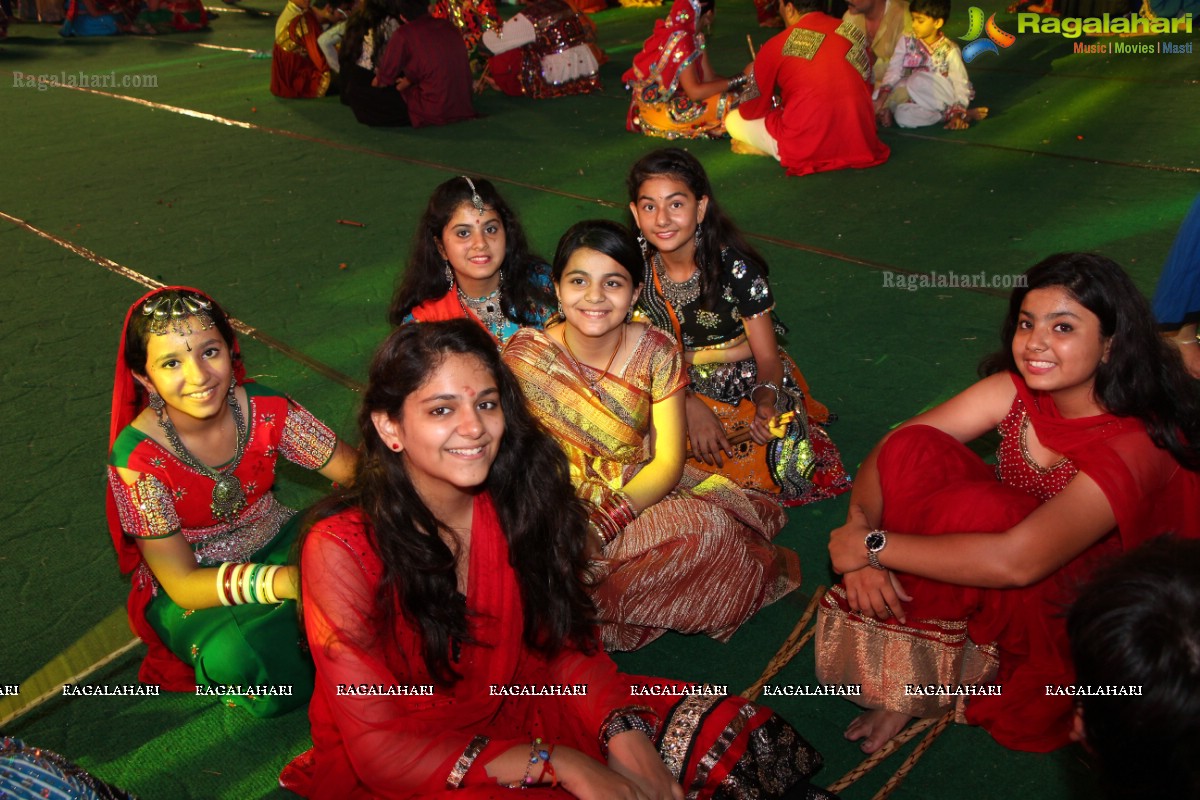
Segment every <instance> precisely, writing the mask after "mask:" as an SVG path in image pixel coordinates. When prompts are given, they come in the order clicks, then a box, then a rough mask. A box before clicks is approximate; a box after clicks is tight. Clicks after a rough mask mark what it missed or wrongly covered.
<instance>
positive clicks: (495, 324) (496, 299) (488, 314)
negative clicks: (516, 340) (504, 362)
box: [456, 286, 506, 341]
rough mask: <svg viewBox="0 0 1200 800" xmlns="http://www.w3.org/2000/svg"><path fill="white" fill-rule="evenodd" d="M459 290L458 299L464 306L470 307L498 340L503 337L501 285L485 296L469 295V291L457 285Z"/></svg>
mask: <svg viewBox="0 0 1200 800" xmlns="http://www.w3.org/2000/svg"><path fill="white" fill-rule="evenodd" d="M456 288H457V290H458V301H459V302H460V303H462V305H463V308H466V309H469V310H470V311H471V312H472V313H474V314H475V316H476V317H478V318H479V321H480V322H482V323H483V326H484V327H485V328H487V329H488V331H490V332H491V334H492V336H495V337H496V341H500V340H501V339H503V336H502V335H501V334H502V333H503V332H504V320H505V319H506V318H505V316H504V311H503V309H501V308H500V287H499V286H497V287H496V288H495V289H493V290H492V291H491V292H489V293H488V294H485V295H484V296H483V297H468V296H467V293H466V292H464V291H463V290H462V287H461V286H459V287H456Z"/></svg>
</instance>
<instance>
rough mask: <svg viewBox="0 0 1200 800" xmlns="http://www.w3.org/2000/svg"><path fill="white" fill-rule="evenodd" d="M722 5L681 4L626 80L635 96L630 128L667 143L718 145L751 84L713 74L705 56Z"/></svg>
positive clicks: (693, 0) (707, 0) (680, 0)
mask: <svg viewBox="0 0 1200 800" xmlns="http://www.w3.org/2000/svg"><path fill="white" fill-rule="evenodd" d="M714 13H716V0H675V2H674V3H673V4H672V5H671V12H670V13H669V14H668V15H667V18H666V19H665V20H658V21H657V22H655V23H654V32H653V33H651V34H650V38H648V39H647V40H646V42H645V44H643V45H642V50H641V52H639V53H638V54H637V55H636V56H634V57H633V66H631V67H630V68H629V69H628V70H626V71H625V74H624V75H623V76H622V77H621V80H623V81H624V82H625V85H626V86H627V87H629V89H630V90H631V91H632V93H633V96H632V98H631V100H630V103H629V115H628V117H627V119H626V121H625V128H626V130H629V131H631V132H633V133H644V134H646V135H648V136H661V137H663V138H667V139H699V138H705V137H707V138H711V139H717V138H720V137H722V136H724V135H725V115H726V114H728V113H729V112H730V111H731V110H732V109H733V108H734V107H735V106H736V105H737V103H738V98H739V96H740V94H741V92H742V91H743V90H744V89H745V88H746V86H747V85H748V84H749V83H750V78H749V77H747V76H745V75H738V76H736V77H734V78H725V77H722V76H720V75H718V74H717V73H716V72H715V71H713V68H712V65H711V64H709V62H708V53H707V52H705V50H704V36H705V33H706V32H707V30H708V29H709V27H711V26H712V20H713V14H714Z"/></svg>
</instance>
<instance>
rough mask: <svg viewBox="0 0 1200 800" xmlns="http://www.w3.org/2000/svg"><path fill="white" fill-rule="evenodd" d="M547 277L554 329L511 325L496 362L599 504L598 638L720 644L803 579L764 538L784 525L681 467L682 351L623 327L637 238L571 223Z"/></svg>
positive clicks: (665, 339)
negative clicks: (679, 637)
mask: <svg viewBox="0 0 1200 800" xmlns="http://www.w3.org/2000/svg"><path fill="white" fill-rule="evenodd" d="M553 276H554V283H555V287H556V289H557V291H558V298H559V304H560V305H561V307H562V321H561V322H557V323H555V324H552V325H548V326H547V328H546V330H545V332H542V331H538V330H534V329H530V328H526V329H524V330H521V331H518V332H517V333H516V334H514V335H513V337H512V338H511V339H509V341H508V344H507V345H506V346H505V348H504V362H505V364H507V365H508V367H509V369H511V370H512V371H513V374H514V375H516V377H517V381H518V382H519V383H520V385H521V389H522V390H523V391H524V393H525V396H526V397H527V398H529V405H530V409H531V410H532V412H533V414H534V416H536V417H537V418H538V420H539V421H540V422H541V423H542V425H543V426H544V427H545V428H546V430H548V431H549V432H550V434H551V435H552V436H553V437H554V438H555V439H557V440H558V443H559V444H560V445H561V446H562V448H563V450H564V451H565V452H566V454H567V460H568V461H569V462H570V464H571V478H572V480H573V482H574V483H575V487H576V491H577V492H578V494H579V496H580V497H582V498H583V499H585V500H587V501H589V502H590V503H592V504H593V511H592V515H591V520H592V526H593V527H592V534H593V535H592V536H589V541H588V549H589V552H593V553H595V556H596V561H595V562H594V568H593V573H592V577H593V581H592V585H591V586H590V587H589V591H590V594H591V596H592V602H594V603H595V604H596V612H597V619H598V621H599V622H600V632H601V640H602V641H603V643H604V646H605V648H607V649H609V650H633V649H636V648H638V647H641V646H643V645H645V644H647V643H649V642H651V641H653V640H654V639H656V638H658V637H659V636H661V635H662V634H663V633H664V632H666V631H667V630H676V631H681V632H683V633H707V634H708V635H710V636H712V637H713V638H715V639H718V640H720V641H727V640H728V639H729V637H730V636H732V635H733V633H734V631H736V630H737V628H738V626H740V625H741V624H742V623H743V622H745V621H746V620H747V619H749V618H750V617H751V616H753V615H754V614H755V613H757V612H758V610H759V609H760V608H762V607H763V606H765V605H768V604H770V603H773V602H775V601H776V600H777V599H779V598H780V597H782V596H783V595H785V594H787V593H788V592H790V591H791V590H792V589H794V588H795V587H796V586H797V585H799V583H800V563H799V561H798V560H797V558H796V554H795V553H793V552H792V551H790V550H787V549H785V548H781V547H776V546H775V545H773V544H772V543H771V539H772V538H774V536H775V535H776V534H777V533H778V532H779V530H780V529H781V528H782V527H783V524H784V522H785V521H786V517H785V516H784V513H783V511H782V510H781V509H780V508H779V506H777V505H776V504H775V503H774V502H772V500H771V499H770V498H769V497H768V496H767V495H765V494H761V493H759V492H749V491H748V492H743V491H742V490H741V489H739V488H738V487H737V486H736V485H735V484H734V483H733V482H732V481H730V480H729V479H728V478H725V477H724V476H720V475H708V474H706V473H705V472H703V471H701V470H699V469H696V468H695V467H694V466H691V465H688V464H685V458H686V456H685V448H686V441H687V432H686V415H685V411H684V387H685V386H686V385H687V374H686V373H685V372H684V370H683V359H682V357H681V354H680V352H679V348H678V347H676V346H675V342H674V341H673V340H672V339H671V337H670V336H668V335H667V334H666V333H663V332H662V331H660V330H657V329H655V328H652V327H650V326H648V325H646V324H645V323H643V322H631V321H630V319H631V316H632V311H633V303H634V301H635V300H636V299H637V295H638V292H639V290H640V289H641V288H642V287H641V284H642V255H641V252H640V250H639V248H638V245H637V241H636V240H635V239H634V237H633V234H631V233H630V232H629V231H628V229H626V228H625V227H624V226H622V225H619V224H617V223H616V222H612V221H608V220H590V221H586V222H580V223H578V224H576V225H574V226H572V227H571V229H570V230H568V231H567V232H566V233H565V234H564V235H563V238H562V240H561V241H560V242H559V244H558V251H557V252H556V253H555V254H554V272H553Z"/></svg>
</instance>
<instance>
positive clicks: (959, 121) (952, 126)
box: [942, 117, 971, 131]
mask: <svg viewBox="0 0 1200 800" xmlns="http://www.w3.org/2000/svg"><path fill="white" fill-rule="evenodd" d="M942 127H944V128H945V129H946V130H948V131H965V130H966V129H967V128H969V127H971V123H969V122H967V118H966V117H951V118H950V120H949V122H947V123H946V124H945V125H943V126H942Z"/></svg>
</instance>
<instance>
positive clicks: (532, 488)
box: [280, 248, 830, 800]
mask: <svg viewBox="0 0 1200 800" xmlns="http://www.w3.org/2000/svg"><path fill="white" fill-rule="evenodd" d="M635 250H636V248H635ZM358 420H359V429H360V431H361V433H362V437H363V450H364V453H365V457H364V458H363V461H362V465H361V469H360V470H359V472H358V474H357V475H356V477H355V479H354V483H353V485H352V486H351V487H350V489H349V490H347V491H344V492H341V493H340V494H339V495H338V496H337V497H336V498H333V499H332V500H331V502H329V503H327V504H325V505H324V506H322V508H321V509H320V510H319V512H318V513H317V514H316V515H314V517H315V521H314V522H313V523H312V526H311V528H309V530H308V531H307V533H306V534H305V538H304V542H303V545H302V553H301V558H300V566H301V575H302V579H303V583H304V589H303V597H304V624H305V628H306V630H307V633H308V641H309V647H310V648H311V650H312V654H313V659H314V660H315V661H316V665H317V682H316V691H315V692H314V696H313V701H312V705H311V706H310V707H309V720H310V722H311V725H312V740H313V745H314V746H313V748H312V749H311V750H309V751H307V752H306V753H304V754H302V755H301V756H299V757H298V758H296V759H295V760H294V761H293V762H292V763H291V764H290V765H289V766H288V767H287V768H286V769H285V770H284V773H283V775H282V776H281V778H280V783H281V784H282V785H283V786H284V787H285V788H287V789H290V790H292V791H294V792H296V793H298V794H300V795H301V796H304V797H311V798H316V799H317V800H330V799H331V798H340V799H341V800H368V798H371V799H376V800H383V799H385V798H386V799H387V800H401V799H402V798H426V800H428V798H445V800H454V798H475V799H476V800H482V799H483V798H499V797H520V796H522V795H520V794H519V793H517V792H515V790H517V789H526V788H529V789H536V791H534V792H531V794H530V796H536V797H544V798H547V800H566V798H570V797H577V798H589V799H594V800H610V799H611V798H627V799H629V800H634V799H635V798H636V800H683V797H684V790H685V789H686V790H687V792H688V794H689V796H692V797H697V796H698V797H709V798H711V797H714V796H715V797H723V798H751V797H753V798H761V800H775V799H776V798H781V797H783V796H786V797H788V798H795V800H819V799H825V800H828V798H830V795H828V794H827V793H825V792H823V791H821V790H820V789H816V788H813V787H811V786H809V784H808V781H807V779H808V777H809V776H810V775H811V774H812V773H813V772H814V771H815V770H816V769H817V768H818V767H819V766H820V762H821V757H820V754H819V753H817V752H816V751H815V750H814V749H813V748H812V747H811V746H810V745H809V744H808V743H807V742H806V741H804V739H803V738H801V737H800V735H799V734H798V733H797V732H796V731H795V730H794V729H793V728H792V727H791V726H790V725H788V724H787V723H786V722H785V721H783V720H782V719H780V718H779V717H777V716H776V715H775V714H774V713H772V712H771V711H770V710H769V709H766V708H763V707H761V706H757V705H754V704H751V703H747V702H746V701H744V700H741V699H740V698H735V697H722V696H713V695H707V696H706V695H701V694H695V695H693V696H689V697H684V698H683V699H680V698H678V697H669V696H665V695H666V692H664V691H663V689H665V688H666V687H674V688H675V690H676V691H678V690H679V688H680V687H681V686H683V684H681V683H679V682H677V681H670V680H664V679H661V678H649V677H642V676H637V675H625V674H622V673H620V672H618V671H617V667H616V664H614V663H613V661H612V659H611V658H609V657H608V656H607V655H606V654H605V653H603V652H601V651H600V649H599V648H598V647H597V645H596V641H595V627H594V625H593V623H592V607H591V603H590V602H589V601H588V597H587V594H586V593H585V592H584V588H583V586H582V584H581V583H580V580H579V574H580V572H581V571H582V570H583V568H584V566H585V557H584V546H585V541H586V539H587V537H588V533H587V517H588V512H587V510H586V509H585V507H584V504H583V503H582V502H581V501H580V500H578V499H577V498H576V496H575V492H574V489H573V488H572V486H571V478H570V475H569V471H568V465H567V460H566V458H565V457H564V456H563V453H562V451H561V450H560V449H559V448H558V446H557V445H556V444H555V443H554V441H553V440H552V439H551V438H550V437H549V436H548V435H547V434H546V433H545V431H544V430H543V429H542V428H541V427H540V426H539V425H538V423H537V422H536V421H535V420H534V419H533V417H532V416H531V415H530V412H529V408H528V407H527V405H526V402H525V398H524V397H522V395H521V391H520V389H519V388H518V387H517V385H516V381H514V379H513V376H512V374H511V373H510V372H509V371H508V370H507V369H506V368H505V367H504V365H503V364H502V363H501V362H500V359H499V356H498V354H497V352H496V347H495V343H494V342H493V341H492V340H491V339H490V338H489V337H488V335H487V334H486V333H484V332H483V330H481V329H480V328H479V326H477V325H475V324H474V323H471V322H468V321H466V320H452V321H447V322H431V323H429V324H426V325H405V326H402V327H400V328H398V329H396V330H395V331H393V332H392V334H391V335H390V336H389V337H388V339H387V340H386V341H385V342H384V343H383V344H382V345H381V346H380V347H379V349H378V350H377V351H376V353H375V357H374V359H373V360H372V362H371V368H370V374H369V382H368V386H367V389H366V391H365V392H364V394H363V402H362V409H361V411H360V412H359V416H358ZM553 686H558V687H562V688H563V689H564V690H566V692H571V691H572V690H574V689H575V687H580V688H581V689H582V691H579V692H578V693H577V694H573V693H564V694H560V695H558V696H554V695H551V696H545V695H541V694H540V692H542V691H545V689H543V688H541V687H553ZM641 686H648V687H651V688H650V690H649V691H648V692H647V693H646V696H641V695H638V694H635V691H636V690H638V689H639V688H640V687H641ZM347 687H350V688H354V687H363V688H364V689H365V688H367V687H382V688H384V689H385V690H403V689H406V688H408V687H411V689H412V691H411V693H406V694H399V693H397V694H396V695H395V696H383V695H378V694H374V693H372V694H368V693H366V692H365V691H364V692H362V693H359V694H356V693H354V692H350V693H346V692H345V691H344V690H345V689H346V688H347ZM425 687H428V690H426V689H425ZM659 687H662V688H659ZM530 689H534V691H532V692H531V691H530Z"/></svg>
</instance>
